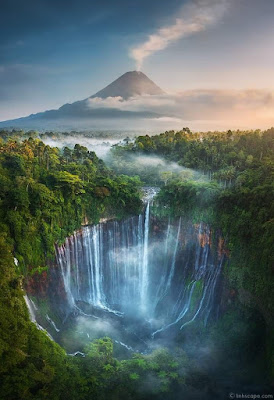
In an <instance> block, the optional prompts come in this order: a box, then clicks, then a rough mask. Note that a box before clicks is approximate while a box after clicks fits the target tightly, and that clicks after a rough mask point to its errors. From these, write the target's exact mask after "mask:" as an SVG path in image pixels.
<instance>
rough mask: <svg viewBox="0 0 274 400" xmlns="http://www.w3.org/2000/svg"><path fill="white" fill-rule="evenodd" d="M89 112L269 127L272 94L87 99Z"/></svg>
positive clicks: (230, 92) (199, 93)
mask: <svg viewBox="0 0 274 400" xmlns="http://www.w3.org/2000/svg"><path fill="white" fill-rule="evenodd" d="M87 105H88V107H89V108H91V109H96V108H114V109H119V110H122V111H132V112H142V111H150V112H153V113H155V114H157V115H158V118H157V117H156V118H155V119H154V120H155V121H158V122H163V123H164V122H165V123H168V122H169V123H180V122H182V121H184V120H190V121H191V120H192V121H197V120H204V121H206V120H211V121H214V120H215V121H221V120H224V121H225V120H227V121H228V122H229V123H230V122H231V121H237V123H239V124H240V125H241V126H242V125H243V124H249V123H250V124H255V123H256V122H258V126H259V127H261V126H262V125H263V126H265V125H268V124H270V125H271V124H273V118H274V111H273V110H274V93H273V92H272V91H271V90H254V89H249V90H210V89H206V90H203V89H196V90H188V91H182V92H179V93H175V94H164V95H159V96H136V97H131V98H129V99H127V100H124V99H123V98H121V97H109V98H106V99H100V98H90V99H88V100H87Z"/></svg>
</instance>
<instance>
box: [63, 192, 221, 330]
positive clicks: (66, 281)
mask: <svg viewBox="0 0 274 400" xmlns="http://www.w3.org/2000/svg"><path fill="white" fill-rule="evenodd" d="M152 201H153V195H150V196H147V198H146V205H145V210H144V213H143V214H141V215H139V216H138V217H132V218H129V219H127V220H124V221H120V222H118V221H108V222H105V223H102V224H98V225H95V226H87V227H84V228H83V229H82V230H81V231H79V232H77V233H75V234H74V235H73V236H71V237H70V238H68V239H67V240H66V241H65V244H64V245H63V246H61V247H59V248H57V249H56V258H57V261H58V264H59V265H60V271H61V275H62V281H63V285H64V288H65V292H66V296H67V301H68V304H69V306H70V307H71V309H73V308H77V309H78V310H81V303H82V302H84V303H86V304H88V305H90V306H92V307H94V308H95V309H96V308H97V309H101V310H102V311H108V312H111V313H115V314H116V315H120V316H121V315H124V316H130V317H131V318H137V319H138V318H139V319H142V320H143V321H145V320H149V321H150V324H151V334H152V336H153V337H155V336H156V335H158V334H159V333H160V332H164V331H165V330H167V329H168V328H170V327H172V326H175V325H177V324H178V325H179V326H178V329H179V328H181V329H182V328H184V327H185V326H186V325H188V324H190V323H191V322H193V321H194V320H195V319H197V318H198V317H199V318H202V320H203V321H204V323H205V324H206V323H207V321H208V319H209V317H210V314H211V312H212V310H213V309H214V304H215V302H216V288H217V286H218V281H219V278H220V274H221V270H222V265H223V261H224V256H223V255H222V256H220V255H219V254H218V252H217V251H216V249H215V250H214V249H213V247H212V246H211V241H212V238H211V231H210V228H209V226H208V225H205V224H203V223H201V224H199V226H194V225H192V224H189V223H186V222H185V221H183V220H182V219H181V218H180V219H179V220H174V221H171V220H167V221H161V222H160V223H158V222H159V221H158V222H157V220H155V218H154V217H153V215H151V204H152ZM157 223H158V225H157ZM159 224H160V225H159ZM82 312H83V311H82Z"/></svg>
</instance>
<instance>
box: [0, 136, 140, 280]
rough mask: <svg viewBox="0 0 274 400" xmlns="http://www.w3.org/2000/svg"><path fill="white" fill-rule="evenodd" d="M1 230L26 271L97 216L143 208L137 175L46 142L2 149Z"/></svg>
mask: <svg viewBox="0 0 274 400" xmlns="http://www.w3.org/2000/svg"><path fill="white" fill-rule="evenodd" d="M0 180H1V182H0V197H1V208H0V215H1V234H2V235H6V237H7V238H8V241H9V242H10V243H11V245H12V246H13V251H14V255H15V257H16V258H17V259H18V261H19V267H20V268H21V269H22V268H23V269H24V273H28V272H30V269H33V268H43V267H45V265H46V259H47V258H48V257H50V256H52V255H53V254H54V243H57V242H58V243H62V242H63V241H64V239H65V238H66V237H67V236H68V235H70V234H71V233H73V231H74V230H75V229H78V228H79V227H80V226H81V224H82V223H85V222H90V223H96V222H98V221H99V219H100V218H101V217H109V216H113V215H115V216H116V217H118V218H122V217H124V216H126V215H132V214H136V213H138V212H139V211H140V209H141V200H140V196H139V192H138V187H139V186H140V181H139V180H138V179H136V178H129V177H127V176H121V175H120V176H118V175H115V174H114V173H113V172H112V171H111V170H109V169H108V168H107V167H106V166H105V165H104V163H103V162H102V161H101V160H99V159H98V158H97V156H96V154H95V153H93V152H90V151H88V150H87V148H85V147H83V146H80V145H75V147H74V149H73V150H71V149H69V148H64V149H63V151H62V152H61V151H60V150H58V148H51V147H50V146H46V145H45V144H44V143H43V142H42V141H40V140H38V139H31V138H30V139H28V140H23V141H22V142H16V141H14V140H13V139H10V140H8V141H7V142H5V143H3V144H2V145H1V147H0Z"/></svg>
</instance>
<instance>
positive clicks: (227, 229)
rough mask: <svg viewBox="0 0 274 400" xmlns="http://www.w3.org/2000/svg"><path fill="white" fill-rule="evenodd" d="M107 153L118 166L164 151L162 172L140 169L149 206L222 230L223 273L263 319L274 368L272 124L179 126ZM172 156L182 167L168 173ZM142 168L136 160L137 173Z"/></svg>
mask: <svg viewBox="0 0 274 400" xmlns="http://www.w3.org/2000/svg"><path fill="white" fill-rule="evenodd" d="M112 152H113V159H114V161H113V162H112V163H113V165H114V166H115V167H116V170H117V171H122V170H124V169H125V167H126V166H127V164H128V163H130V162H131V160H134V159H135V160H137V161H138V158H139V157H140V156H144V155H149V156H150V157H153V156H155V155H157V156H159V155H160V156H161V157H164V159H165V160H166V161H167V164H166V165H165V168H166V172H165V171H164V170H163V169H162V168H161V165H159V166H158V167H157V165H156V166H155V165H153V166H152V167H151V171H150V170H149V168H148V167H146V177H147V179H148V181H147V182H149V179H152V180H153V181H154V182H157V183H158V184H161V185H162V189H161V191H160V193H159V195H158V204H159V205H160V207H159V210H158V211H157V210H156V212H160V213H161V214H162V215H163V214H166V213H169V214H171V215H188V216H191V218H192V219H193V221H196V222H199V221H201V220H202V221H205V222H209V223H210V224H211V226H212V227H214V228H215V229H221V231H222V232H223V235H224V237H225V238H226V246H227V248H228V250H229V253H230V259H229V264H228V265H227V268H226V271H225V272H226V275H227V277H228V279H229V281H230V284H231V285H232V286H233V287H235V288H236V289H237V290H238V291H239V296H240V297H241V300H242V301H243V302H245V303H246V304H249V305H253V306H255V307H257V308H258V309H259V310H260V311H261V312H262V313H263V315H264V317H265V319H266V320H267V322H268V324H269V336H268V338H269V343H268V345H269V350H268V355H269V368H270V370H272V374H274V357H273V304H274V287H273V286H274V279H273V274H274V270H273V265H274V256H273V250H272V248H273V242H274V201H273V199H274V179H273V178H274V129H273V128H271V129H269V130H267V131H264V132H262V131H259V130H258V131H233V132H232V131H228V132H226V133H224V132H208V133H192V132H191V131H190V130H189V129H188V128H185V129H183V130H182V131H179V132H174V131H169V132H165V133H162V134H160V135H156V136H148V135H146V136H139V137H138V138H137V139H136V140H135V141H134V142H130V143H128V144H126V145H124V146H116V147H115V148H114V149H113V151H112ZM133 157H134V158H133ZM172 161H176V162H177V163H178V164H179V165H181V166H182V167H185V168H188V169H182V171H176V172H170V170H172V168H169V165H170V164H168V162H172ZM137 164H138V163H136V165H137ZM142 171H143V167H142V165H140V175H141V174H142ZM197 171H199V172H200V174H199V175H198V176H197ZM136 173H138V168H137V169H135V174H136ZM163 206H165V207H163ZM166 206H168V207H166Z"/></svg>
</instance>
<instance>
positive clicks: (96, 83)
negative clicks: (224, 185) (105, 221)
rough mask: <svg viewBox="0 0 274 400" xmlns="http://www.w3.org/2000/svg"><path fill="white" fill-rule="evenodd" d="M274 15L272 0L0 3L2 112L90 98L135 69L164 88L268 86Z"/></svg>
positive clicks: (16, 113)
mask: <svg viewBox="0 0 274 400" xmlns="http://www.w3.org/2000/svg"><path fill="white" fill-rule="evenodd" d="M273 21H274V1H273V0H169V1H166V0H150V1H147V0H130V1H129V0H115V1H113V0H100V1H99V0H98V1H97V0H92V1H91V0H78V1H73V0H26V1H24V2H22V1H21V0H9V2H7V1H6V2H2V4H1V14H0V120H6V119H11V118H17V117H21V116H26V115H29V114H31V113H36V112H39V111H44V110H47V109H53V108H58V107H60V106H61V105H63V104H65V103H71V102H73V101H76V100H80V99H84V98H87V97H88V96H90V95H92V94H94V93H95V92H97V91H98V90H100V89H102V88H103V87H104V86H106V85H107V84H109V83H110V82H112V81H113V80H114V79H116V78H117V77H119V76H120V75H121V74H123V73H124V72H126V71H129V70H135V69H141V70H142V71H143V72H144V73H145V74H146V75H148V76H149V77H150V78H151V79H152V80H153V81H154V82H155V83H156V84H157V85H159V86H160V87H161V88H162V89H164V90H165V91H166V92H168V93H178V92H182V91H186V92H187V91H194V93H197V91H198V92H199V93H200V92H201V90H205V89H207V90H210V91H212V90H213V91H214V90H215V91H222V93H224V91H229V93H231V91H233V90H245V92H244V93H253V94H254V90H255V91H256V90H265V91H269V92H268V93H270V92H271V91H274V74H273V70H274V24H273ZM253 97H254V95H253ZM271 105H273V102H271ZM267 112H268V113H269V110H267ZM273 117H274V115H273ZM271 118H272V114H271Z"/></svg>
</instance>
